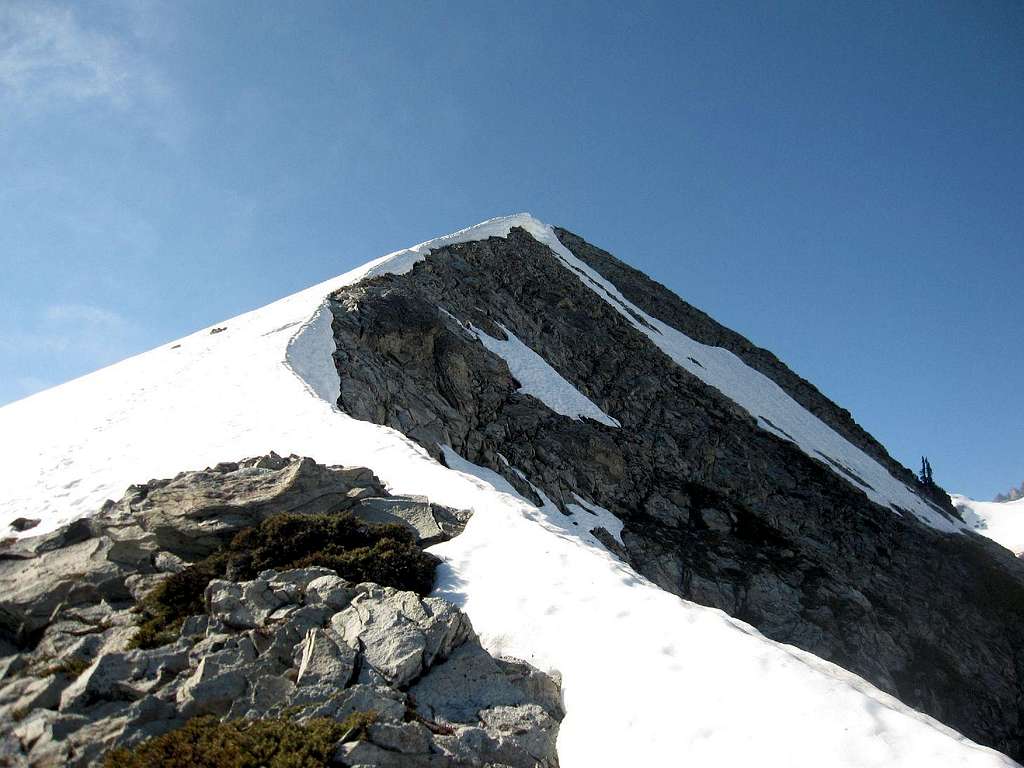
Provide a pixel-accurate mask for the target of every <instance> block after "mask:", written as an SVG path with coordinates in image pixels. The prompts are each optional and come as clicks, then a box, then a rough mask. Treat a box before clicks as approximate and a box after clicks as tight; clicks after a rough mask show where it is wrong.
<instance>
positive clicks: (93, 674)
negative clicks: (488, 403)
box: [0, 455, 562, 768]
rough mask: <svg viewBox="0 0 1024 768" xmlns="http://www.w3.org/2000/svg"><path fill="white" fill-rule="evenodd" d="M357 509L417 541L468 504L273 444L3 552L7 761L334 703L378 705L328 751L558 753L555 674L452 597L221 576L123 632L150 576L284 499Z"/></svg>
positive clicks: (433, 761) (341, 708)
mask: <svg viewBox="0 0 1024 768" xmlns="http://www.w3.org/2000/svg"><path fill="white" fill-rule="evenodd" d="M344 511H348V512H351V513H353V514H354V515H356V516H360V515H362V514H364V513H365V515H366V519H367V521H369V522H379V521H382V520H383V521H384V522H389V523H394V522H399V523H401V524H403V525H405V526H407V527H409V528H410V529H412V530H413V531H414V532H415V533H416V535H417V537H418V539H419V540H420V542H421V543H427V542H434V541H442V540H445V539H447V538H449V537H450V536H452V535H455V534H457V533H458V532H460V531H461V529H462V527H463V526H464V525H465V522H466V520H467V517H468V516H467V514H466V513H463V512H460V511H457V510H451V509H447V508H444V507H439V506H437V505H432V504H430V503H428V502H427V501H425V500H424V499H421V498H411V497H394V496H388V495H387V493H386V492H385V491H384V489H383V488H382V487H381V485H380V483H379V482H378V481H377V479H376V477H374V476H373V474H372V473H371V472H369V471H368V470H366V469H362V468H342V467H325V466H323V465H319V464H317V463H316V462H314V461H313V460H311V459H307V458H300V457H289V458H287V459H285V458H281V457H278V456H275V455H271V456H266V457H261V458H258V459H250V460H246V461H243V462H238V463H226V464H220V465H218V466H217V467H214V468H212V469H208V470H204V471H201V472H187V473H182V474H181V475H178V477H176V478H174V479H173V480H158V481H151V482H149V483H147V484H145V485H142V486H135V487H133V488H131V489H130V490H129V491H128V493H126V494H125V496H124V498H123V499H122V500H121V501H120V502H118V503H116V504H114V503H108V504H107V505H106V506H105V507H104V509H103V510H102V511H101V512H100V513H98V514H97V515H96V516H94V517H92V518H89V519H88V520H81V521H78V522H76V523H74V524H72V525H71V526H67V527H65V528H64V529H61V530H59V531H57V532H55V533H53V534H51V535H48V536H45V537H39V538H36V539H26V540H23V541H21V542H18V543H15V544H9V545H8V546H7V548H6V549H5V550H4V551H3V552H2V553H0V558H2V559H0V594H3V595H4V596H5V597H4V600H3V602H2V607H3V615H2V617H0V618H2V619H3V621H2V622H0V628H2V629H3V631H4V632H5V637H4V642H5V643H6V648H5V649H0V653H2V658H0V764H3V765H13V766H28V765H31V766H64V765H72V766H86V765H94V764H97V763H98V762H99V761H100V760H101V758H102V755H103V754H104V753H105V752H106V751H107V750H108V749H110V748H111V747H113V746H123V745H132V744H135V743H137V742H139V741H141V740H143V739H145V738H148V737H151V736H155V735H159V734H162V733H165V732H167V731H169V730H172V729H174V728H177V727H180V726H181V725H183V724H184V723H185V722H186V721H187V720H188V719H189V718H191V717H196V716H200V715H215V716H217V717H220V718H223V719H235V718H264V717H289V718H292V719H297V720H302V719H305V718H311V717H331V718H337V719H338V720H343V719H344V718H345V717H347V716H348V715H350V714H352V713H353V712H357V711H358V712H366V711H370V710H372V711H374V712H376V713H377V719H376V721H375V723H374V724H373V725H372V726H370V728H369V731H368V733H369V739H368V740H363V741H357V742H351V743H342V744H339V745H338V748H337V752H336V754H335V763H336V764H337V765H356V764H373V765H382V766H389V765H395V766H399V765H400V766H432V767H433V766H437V767H439V768H444V767H445V766H482V765H485V764H493V763H500V764H503V765H509V766H517V767H520V766H521V767H522V768H531V767H532V766H555V765H557V760H556V756H555V748H554V744H555V737H556V735H557V731H558V723H559V721H560V720H561V717H562V710H561V703H560V692H559V689H558V685H557V683H556V682H555V681H554V680H552V679H551V678H549V677H548V676H546V675H544V674H542V673H540V672H538V671H537V670H535V669H532V668H531V667H529V666H527V665H523V664H518V663H515V662H506V661H502V660H498V659H494V658H492V657H491V656H490V655H489V654H487V652H486V651H484V649H483V648H482V647H481V646H480V643H479V641H478V640H477V637H476V634H475V633H474V631H473V628H472V626H471V624H470V622H469V619H468V618H467V617H466V616H465V615H464V614H463V613H462V612H461V611H459V610H458V609H457V608H455V607H454V606H453V605H451V604H450V603H447V602H445V601H444V600H441V599H438V598H430V597H428V598H420V597H418V596H417V595H416V594H414V593H412V592H402V591H398V590H395V589H392V588H390V587H381V586H379V585H376V584H372V583H363V584H353V583H350V582H347V581H345V580H344V579H342V578H340V577H339V576H338V575H337V573H335V572H334V571H331V570H328V569H325V568H318V567H308V568H301V569H293V570H286V571H281V572H278V571H274V570H268V571H264V572H262V573H260V574H259V575H258V576H257V577H256V578H255V579H251V580H249V581H245V582H233V581H227V580H220V579H218V580H214V581H211V582H210V583H209V585H208V586H207V588H206V595H205V603H206V613H205V615H198V616H193V617H191V618H189V619H187V620H186V621H185V622H184V625H183V626H182V628H181V630H180V633H179V636H178V638H177V640H176V641H175V642H173V643H170V644H167V645H164V646H161V647H158V648H153V649H149V650H142V649H131V648H130V647H129V645H130V644H129V640H130V638H131V637H132V635H133V634H134V633H135V630H136V626H135V625H136V620H135V616H134V614H133V613H132V611H131V608H132V607H133V606H134V605H135V603H136V601H137V600H138V599H139V598H140V597H141V596H142V595H143V594H145V593H146V592H148V591H149V590H150V589H151V588H152V587H153V586H155V585H156V584H157V583H159V581H160V580H162V579H164V578H167V577H168V576H169V575H170V574H172V573H176V572H179V571H181V570H182V569H184V568H185V567H186V560H191V559H195V558H198V557H202V556H205V555H208V554H210V553H211V552H213V551H214V550H216V549H217V548H218V547H219V546H220V545H222V544H223V543H224V541H225V540H226V539H227V538H230V537H231V536H232V535H233V534H234V533H236V532H238V531H239V530H241V529H243V528H246V527H248V526H251V525H254V524H256V523H258V522H260V521H261V520H263V519H265V518H267V517H269V516H272V515H276V514H279V513H281V512H292V513H300V514H301V513H309V514H313V513H316V514H324V513H327V514H330V513H336V512H344Z"/></svg>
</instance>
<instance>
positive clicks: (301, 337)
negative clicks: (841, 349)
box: [0, 215, 1015, 768]
mask: <svg viewBox="0 0 1024 768" xmlns="http://www.w3.org/2000/svg"><path fill="white" fill-rule="evenodd" d="M496 222H497V223H496ZM511 226H526V227H527V228H528V229H531V231H534V230H537V231H541V230H543V231H549V230H547V229H546V228H543V225H541V224H540V223H539V222H536V221H535V220H534V219H532V218H530V217H527V216H525V215H523V216H519V217H509V218H506V219H501V220H494V221H492V222H486V223H485V224H483V225H481V226H480V227H478V228H473V229H470V230H464V231H463V232H462V233H459V234H458V235H456V236H450V237H449V238H441V239H439V240H438V241H433V242H435V243H439V242H453V241H454V240H453V239H452V238H461V239H472V238H473V237H476V236H479V237H484V236H491V235H494V234H497V235H498V236H501V232H502V231H504V232H505V233H507V230H508V229H509V228H510V227H511ZM422 247H426V246H422ZM422 247H418V248H422ZM421 257H422V253H421V252H420V251H419V250H418V249H409V250H407V251H400V252H398V253H397V254H392V255H391V256H389V257H385V258H384V259H381V260H378V261H376V262H374V263H372V264H371V265H368V266H366V267H362V268H360V269H357V270H354V271H352V272H349V273H347V274H345V275H342V276H340V277H338V278H335V279H334V280H330V281H327V282H325V283H322V284H321V285H318V286H315V287H313V288H311V289H309V290H307V291H303V292H301V293H297V294H295V295H293V296H290V297H288V298H286V299H282V300H281V301H278V302H275V303H274V304H271V305H269V306H267V307H264V308H263V309H260V310H256V311H254V312H250V313H247V314H245V315H241V316H239V317H236V318H234V319H232V320H229V321H227V322H226V323H222V324H221V325H222V326H225V327H227V331H225V332H223V333H218V334H216V335H211V334H210V333H209V332H208V330H204V331H200V332H198V333H195V334H193V335H191V336H188V337H186V338H184V339H182V340H181V341H180V342H179V343H178V345H165V346H163V347H160V348H158V349H155V350H152V351H151V352H147V353H145V354H143V355H139V356H137V357H134V358H131V359H129V360H126V361H124V362H122V363H119V364H117V365H114V366H111V367H109V368H105V369H103V370H101V371H97V372H96V373H94V374H91V375H89V376H86V377H83V378H81V379H79V380H77V381H74V382H70V383H68V384H65V385H63V386H60V387H56V388H54V389H51V390H48V391H46V392H42V393H40V394H38V395H35V396H33V397H30V398H27V399H25V400H22V401H20V402H17V403H14V404H11V405H8V406H6V407H4V408H2V409H0V434H3V436H4V440H3V441H0V467H2V468H3V469H2V474H0V498H2V499H4V505H5V506H4V512H5V515H6V516H5V518H4V519H0V523H2V524H4V525H6V523H7V522H9V521H10V519H13V518H15V517H18V516H28V517H42V518H43V523H42V524H41V525H40V526H39V528H38V529H37V530H36V531H34V532H43V531H45V530H50V529H52V528H54V527H56V526H57V525H59V524H60V523H62V522H65V521H67V520H69V519H71V518H74V517H78V516H80V515H82V514H87V513H91V512H93V511H94V510H96V509H97V508H98V507H99V506H100V504H101V503H102V501H103V500H104V499H106V498H108V497H112V498H118V497H120V496H121V494H122V493H123V492H124V490H125V489H126V488H127V486H128V485H129V484H131V483H133V482H140V481H143V480H145V479H148V478H153V477H171V476H174V475H175V474H177V473H178V472H180V471H182V470H185V469H189V468H201V467H203V466H209V465H212V464H215V463H217V462H219V461H225V460H231V459H237V458H241V457H244V456H253V455H258V454H261V453H265V452H267V451H270V450H275V451H277V452H278V453H282V454H288V453H297V454H301V455H305V456H312V457H315V458H316V459H317V460H318V461H320V462H323V463H326V464H340V465H349V466H351V465H362V466H368V467H370V468H371V469H372V470H373V471H374V472H375V473H376V474H377V476H378V477H379V478H380V479H381V480H382V481H383V482H384V483H385V484H386V486H387V487H388V488H389V489H390V490H391V491H392V492H393V493H408V494H425V495H427V496H428V497H430V498H431V499H432V500H433V501H435V502H437V503H440V504H446V505H449V506H452V507H457V508H463V509H471V510H473V511H474V516H473V518H472V519H471V520H470V522H469V525H468V527H467V529H466V531H465V533H464V534H463V535H461V536H459V537H457V538H456V539H454V540H452V541H450V542H446V543H445V544H441V545H438V546H437V547H435V548H434V550H433V551H435V552H436V553H437V554H438V555H440V556H441V557H443V558H444V559H445V562H444V563H443V565H442V566H441V568H440V569H439V582H438V588H437V591H438V593H439V594H442V595H444V596H446V597H448V598H449V599H452V600H453V601H455V602H457V603H460V604H461V605H463V606H464V607H465V609H466V611H467V613H468V614H469V616H470V618H471V620H472V621H473V624H474V626H475V627H476V628H477V630H478V631H479V632H480V633H481V635H482V636H483V638H484V639H485V642H486V644H487V646H488V648H489V649H490V650H491V651H493V652H498V653H505V654H509V655H515V656H518V657H520V658H523V659H526V660H528V661H531V662H532V663H534V664H536V665H537V666H539V667H541V668H543V669H548V670H559V671H560V672H561V673H562V675H563V682H564V691H565V702H566V705H567V708H568V715H567V717H566V719H565V721H564V723H563V725H562V729H561V731H560V734H559V741H558V747H559V753H560V759H561V764H562V765H563V766H564V768H583V767H586V768H593V767H595V766H597V767H600V766H620V765H651V766H670V765H701V766H705V767H706V768H716V767H717V766H721V767H722V768H725V767H727V766H728V767H730V768H731V767H732V766H743V765H758V766H763V767H764V768H771V767H772V766H779V767H780V768H781V767H782V766H786V767H787V768H801V767H802V766H807V767H808V768H810V767H811V766H813V767H814V768H819V766H859V767H860V768H865V767H868V766H892V765H928V766H930V768H947V767H950V768H951V767H952V766H978V767H979V768H981V767H982V766H984V767H985V768H994V767H995V766H1003V767H1004V768H1007V767H1008V766H1012V765H1015V764H1014V763H1013V762H1012V761H1011V760H1009V759H1008V758H1006V757H1003V756H1001V755H998V754H997V753H995V752H993V751H992V750H989V749H986V748H983V747H980V746H978V745H975V744H973V743H971V742H970V741H968V740H967V739H965V738H963V737H962V736H960V735H958V734H956V733H955V732H953V731H951V730H950V729H948V728H946V727H944V726H942V725H940V724H939V723H937V722H936V721H934V720H932V719H931V718H928V717H926V716H924V715H921V714H919V713H916V712H914V711H913V710H911V709H909V708H908V707H906V706H904V705H902V704H900V703H899V702H898V701H896V700H895V699H893V698H891V697H889V696H887V695H885V694H883V693H881V692H879V691H877V690H875V689H874V688H873V687H872V686H870V685H869V684H867V683H866V682H864V681H863V680H861V679H859V678H857V677H855V676H854V675H851V674H849V673H847V672H845V671H843V670H841V669H839V668H838V667H835V666H834V665H831V664H828V663H826V662H823V661H820V660H818V659H816V658H814V657H812V656H810V655H808V654H805V653H801V652H799V651H797V650H795V649H793V648H790V647H787V646H783V645H779V644H776V643H773V642H771V641H769V640H767V639H765V638H764V637H762V636H761V635H760V634H758V633H757V632H756V631H754V630H753V629H751V628H750V627H748V626H746V625H745V624H742V623H741V622H737V621H734V620H732V619H730V618H729V617H728V616H726V615H725V614H723V613H721V612H719V611H714V610H710V609H706V608H701V607H698V606H696V605H693V604H690V603H686V602H684V601H682V600H680V599H678V598H676V597H674V596H672V595H669V594H668V593H666V592H664V591H662V590H660V589H658V588H657V587H655V586H654V585H652V584H650V583H649V582H647V581H646V580H644V579H642V578H640V577H639V576H637V574H636V573H635V572H633V571H632V570H631V569H630V568H628V567H627V566H625V565H623V564H622V563H620V562H619V561H617V560H616V559H615V558H614V557H612V556H611V555H610V554H609V553H608V552H606V551H605V550H603V549H601V548H599V547H596V546H592V545H591V544H590V543H588V542H587V541H586V540H585V538H584V537H581V536H579V535H576V534H575V530H574V527H572V526H571V525H567V524H565V516H564V515H561V513H557V511H556V512H555V513H552V511H551V510H550V509H549V508H548V506H549V505H548V504H545V505H544V508H543V509H537V508H536V507H533V506H532V505H530V504H527V503H525V502H524V501H523V500H521V499H519V498H517V497H515V496H514V495H511V494H509V493H502V492H501V491H500V490H498V488H503V487H504V486H502V483H503V482H504V481H502V480H501V479H500V478H498V477H497V476H496V475H495V474H494V473H489V474H488V473H487V472H486V471H483V470H478V469H474V468H472V467H471V466H467V465H466V464H465V463H464V462H463V463H462V464H461V465H459V466H460V467H461V468H465V469H470V470H472V472H471V473H466V472H462V471H455V470H451V469H447V468H445V467H443V466H442V465H441V464H439V463H438V462H436V461H434V460H433V459H431V458H430V456H429V455H428V454H427V453H426V452H425V451H424V450H423V449H422V448H420V447H419V446H417V445H415V444H414V443H412V442H411V441H409V440H407V439H406V438H405V437H404V436H402V435H401V434H399V433H398V432H396V431H394V430H391V429H388V428H386V427H381V426H378V425H375V424H370V423H368V422H361V421H357V420H355V419H352V418H350V417H349V416H347V415H346V414H344V413H342V412H340V411H339V410H338V408H337V407H336V406H335V405H334V403H333V400H331V399H330V398H331V397H332V396H333V394H334V393H335V392H336V391H337V390H336V387H337V383H336V382H334V381H333V380H332V378H331V377H332V375H334V363H333V360H332V357H331V356H332V353H333V351H334V346H333V339H332V338H331V336H330V335H329V334H328V333H327V332H326V325H325V323H326V322H327V321H328V320H329V318H328V317H327V316H326V315H324V314H318V312H322V302H323V299H324V296H325V295H327V294H328V293H329V292H331V291H333V290H335V289H336V288H339V287H341V286H343V285H347V284H350V283H352V282H355V281H356V280H358V279H360V278H362V277H365V276H367V275H369V274H371V273H372V274H380V273H381V272H382V271H386V270H387V269H388V268H389V267H393V268H394V269H408V268H411V265H412V263H414V261H415V260H416V259H418V258H421ZM291 328H297V329H298V330H297V332H296V333H295V334H294V336H293V337H292V338H290V339H289V338H288V337H287V336H286V335H285V334H284V331H285V330H290V329H291ZM174 346H177V348H174ZM324 397H327V398H329V399H328V400H325V399H323V398H324ZM773 420H774V419H773ZM787 429H788V427H787ZM452 461H453V463H454V459H453V460H452ZM477 475H479V476H477ZM481 477H485V478H487V480H484V479H481ZM505 485H507V484H505ZM496 486H497V487H496ZM508 490H511V489H510V488H509V489H508ZM553 514H557V515H558V517H557V518H556V517H554V516H553ZM553 521H554V522H553Z"/></svg>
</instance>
